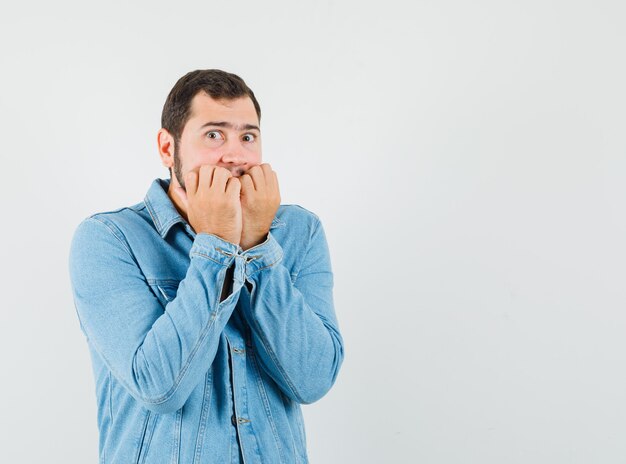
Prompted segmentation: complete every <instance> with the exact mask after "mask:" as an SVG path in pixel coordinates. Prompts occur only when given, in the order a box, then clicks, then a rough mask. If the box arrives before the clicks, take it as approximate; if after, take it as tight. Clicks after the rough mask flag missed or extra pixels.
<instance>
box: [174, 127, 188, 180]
mask: <svg viewBox="0 0 626 464" xmlns="http://www.w3.org/2000/svg"><path fill="white" fill-rule="evenodd" d="M178 148H179V147H178V140H177V139H174V175H175V176H176V180H177V181H178V183H179V184H180V186H181V187H182V188H183V189H184V190H185V191H186V190H187V188H186V187H185V179H183V166H182V164H183V163H182V162H181V161H180V156H178Z"/></svg>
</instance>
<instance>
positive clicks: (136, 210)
mask: <svg viewBox="0 0 626 464" xmlns="http://www.w3.org/2000/svg"><path fill="white" fill-rule="evenodd" d="M147 218H149V213H148V212H147V209H146V204H145V202H144V201H141V202H139V203H135V204H134V205H130V206H122V207H119V208H116V209H111V210H104V211H99V212H95V213H92V214H90V215H89V216H87V217H85V218H83V219H82V220H81V221H80V223H79V224H78V225H77V228H76V233H78V231H79V230H81V229H87V230H93V225H94V224H97V225H98V226H99V227H96V230H97V229H100V230H101V231H103V232H104V231H105V230H107V229H108V233H111V234H113V235H115V236H116V237H117V238H121V237H123V236H124V235H125V234H126V232H127V231H128V230H132V229H133V228H136V227H137V226H145V225H148V224H147V223H148V222H149V221H147V220H146V219H147ZM90 225H91V227H90ZM106 235H108V234H106Z"/></svg>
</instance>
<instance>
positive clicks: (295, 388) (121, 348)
mask: <svg viewBox="0 0 626 464" xmlns="http://www.w3.org/2000/svg"><path fill="white" fill-rule="evenodd" d="M169 182H170V181H169V180H167V179H155V180H154V181H153V183H152V185H151V186H150V189H149V191H148V193H147V195H146V197H145V199H144V201H143V202H140V203H138V204H136V205H133V206H130V207H126V208H121V209H118V210H115V211H110V212H103V213H98V214H94V215H92V216H90V217H88V218H86V219H85V220H83V221H82V222H81V223H80V224H79V226H78V227H77V229H76V231H75V233H74V236H73V239H72V244H71V249H70V257H69V271H70V277H71V282H72V291H73V296H74V304H75V308H76V312H77V314H78V318H79V321H80V327H81V330H82V331H83V333H84V334H85V336H86V338H87V342H88V346H89V349H90V353H91V358H92V365H93V372H94V377H95V385H96V397H97V403H98V429H99V433H100V439H99V455H100V462H101V463H131V464H132V463H149V464H154V463H182V464H191V463H218V464H225V463H240V462H245V463H246V464H256V463H268V464H278V463H289V464H291V463H307V462H308V459H307V452H306V438H305V430H304V424H303V419H302V413H301V409H300V404H307V403H311V402H313V401H316V400H318V399H319V398H321V397H322V396H323V395H324V394H325V393H326V392H328V390H329V389H330V388H331V386H332V385H333V383H334V382H335V379H336V378H337V374H338V371H339V368H340V366H341V364H342V362H343V356H344V355H343V340H342V337H341V334H340V332H339V327H338V323H337V318H336V316H335V311H334V305H333V295H332V289H333V274H332V271H331V264H330V257H329V251H328V246H327V242H326V237H325V234H324V230H323V228H322V224H321V223H320V221H319V218H318V217H317V216H316V215H315V214H313V213H311V212H310V211H308V210H306V209H304V208H302V207H300V206H297V205H281V206H280V207H279V209H278V212H277V214H276V217H275V218H274V221H273V222H272V225H271V228H270V232H269V234H268V237H267V240H266V241H265V242H263V243H261V244H259V245H257V246H255V247H253V248H250V249H249V250H246V251H243V250H242V249H241V247H239V246H237V245H234V244H232V243H230V242H227V241H225V240H222V239H221V238H219V237H217V236H216V235H212V234H207V233H200V234H196V233H195V232H194V231H193V229H192V228H191V227H190V226H189V224H188V223H187V222H186V221H185V220H184V219H183V218H182V217H181V216H180V214H179V213H178V211H177V210H176V208H175V207H174V205H173V203H172V202H171V200H170V198H169V197H168V196H167V188H168V186H169ZM231 266H234V271H231V272H233V274H232V275H233V278H232V293H231V294H230V295H229V296H228V297H227V298H225V299H224V300H223V301H221V302H220V296H221V292H222V285H224V284H227V283H226V282H225V277H226V276H227V269H228V268H229V267H231ZM240 453H241V456H240Z"/></svg>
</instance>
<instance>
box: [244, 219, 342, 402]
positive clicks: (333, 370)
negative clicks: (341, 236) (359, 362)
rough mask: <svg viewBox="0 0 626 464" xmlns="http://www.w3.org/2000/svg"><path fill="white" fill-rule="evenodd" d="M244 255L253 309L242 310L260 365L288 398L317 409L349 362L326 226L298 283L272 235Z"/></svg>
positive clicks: (314, 238) (315, 232)
mask: <svg viewBox="0 0 626 464" xmlns="http://www.w3.org/2000/svg"><path fill="white" fill-rule="evenodd" d="M243 255H244V256H246V258H247V260H248V262H247V264H246V278H247V282H246V288H245V289H242V291H241V297H242V298H244V299H247V300H248V302H249V304H243V305H242V307H243V308H245V309H244V317H245V318H246V320H247V322H248V324H249V325H250V328H251V330H252V337H253V344H254V347H255V348H256V350H257V352H258V353H259V358H260V362H261V365H262V366H263V368H264V369H265V371H266V372H267V373H268V374H269V375H270V376H271V377H272V378H273V379H274V381H275V382H276V383H277V384H278V385H279V386H280V387H281V389H282V390H283V392H284V393H285V394H286V395H287V396H289V397H290V398H292V399H293V400H294V401H297V402H299V403H312V402H314V401H316V400H318V399H319V398H321V397H322V396H324V394H326V392H328V390H329V389H330V388H331V386H332V385H333V384H334V382H335V380H336V377H337V374H338V372H339V368H340V366H341V364H342V362H343V357H344V352H343V339H342V337H341V334H340V333H339V327H338V323H337V318H336V316H335V310H334V305H333V295H332V288H333V274H332V270H331V265H330V256H329V251H328V245H327V242H326V237H325V234H324V230H323V228H322V225H321V223H320V222H319V220H317V221H316V223H315V224H314V225H313V227H312V232H311V237H310V241H309V246H308V249H307V251H306V255H305V256H304V258H303V265H302V267H301V269H300V271H299V273H298V275H297V277H296V279H295V282H293V283H292V278H291V275H290V272H289V270H288V269H287V268H286V267H285V266H283V265H282V264H281V259H282V256H283V250H282V248H281V246H280V245H279V244H278V242H277V241H276V240H275V238H274V237H273V236H272V234H271V232H270V233H269V234H268V237H267V240H266V241H265V242H264V243H262V244H260V245H257V246H255V247H253V248H251V249H249V250H246V251H245V252H244V253H243ZM250 286H251V287H252V290H251V291H250V290H249V287H250Z"/></svg>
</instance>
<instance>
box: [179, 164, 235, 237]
mask: <svg viewBox="0 0 626 464" xmlns="http://www.w3.org/2000/svg"><path fill="white" fill-rule="evenodd" d="M185 187H186V191H185V190H184V189H183V188H181V187H177V188H176V189H175V192H176V193H177V194H178V196H179V198H180V199H181V201H182V202H183V204H184V205H185V208H186V210H187V219H188V221H189V224H190V225H191V227H193V230H194V231H195V232H196V233H197V234H199V233H201V232H205V233H209V234H213V235H217V236H218V237H220V238H222V239H224V240H226V241H227V242H230V243H233V244H235V245H239V241H240V239H241V236H242V224H243V221H242V207H241V202H240V199H239V196H240V192H241V183H240V182H239V179H238V178H237V177H234V176H233V175H232V174H231V172H230V171H229V170H228V169H225V168H222V167H219V166H211V165H202V166H199V167H197V168H195V169H193V170H191V171H189V172H188V173H187V174H185Z"/></svg>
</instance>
